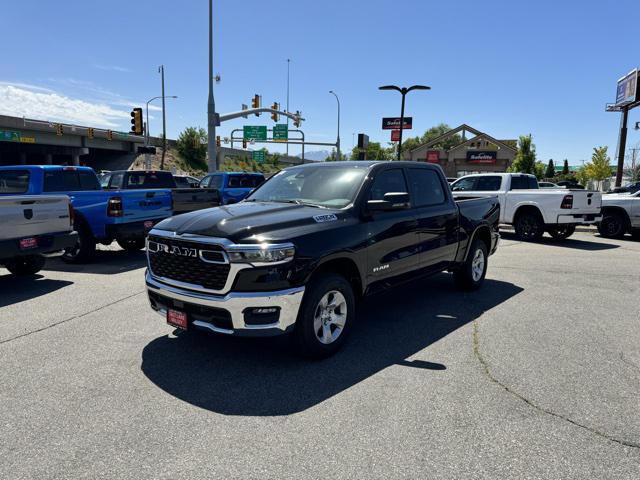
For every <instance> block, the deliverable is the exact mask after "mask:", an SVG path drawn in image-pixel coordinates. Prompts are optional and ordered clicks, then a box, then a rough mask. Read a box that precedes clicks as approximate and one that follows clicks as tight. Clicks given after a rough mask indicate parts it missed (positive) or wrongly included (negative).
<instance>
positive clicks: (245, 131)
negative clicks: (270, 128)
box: [242, 125, 267, 140]
mask: <svg viewBox="0 0 640 480" xmlns="http://www.w3.org/2000/svg"><path fill="white" fill-rule="evenodd" d="M242 135H243V138H244V139H245V140H266V139H267V126H266V125H245V126H244V127H242Z"/></svg>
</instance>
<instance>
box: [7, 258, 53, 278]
mask: <svg viewBox="0 0 640 480" xmlns="http://www.w3.org/2000/svg"><path fill="white" fill-rule="evenodd" d="M45 261H46V260H45V258H44V257H43V256H42V255H29V256H28V257H18V258H13V259H11V260H9V261H7V262H6V264H5V267H6V268H7V270H9V271H10V272H11V273H13V274H14V275H34V274H36V273H38V272H39V271H40V270H42V267H44V263H45Z"/></svg>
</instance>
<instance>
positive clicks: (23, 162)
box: [20, 152, 27, 165]
mask: <svg viewBox="0 0 640 480" xmlns="http://www.w3.org/2000/svg"><path fill="white" fill-rule="evenodd" d="M26 164H27V152H20V165H26Z"/></svg>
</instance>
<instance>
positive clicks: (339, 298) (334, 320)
mask: <svg viewBox="0 0 640 480" xmlns="http://www.w3.org/2000/svg"><path fill="white" fill-rule="evenodd" d="M346 321H347V301H346V299H345V298H344V295H342V293H340V292H339V291H337V290H330V291H329V292H327V293H325V294H324V296H323V297H322V298H321V299H320V301H319V302H318V305H317V306H316V309H315V312H314V315H313V331H314V332H315V334H316V338H317V339H318V340H319V341H320V343H324V344H325V345H328V344H330V343H333V342H335V341H336V340H337V339H338V337H339V336H340V334H341V333H342V330H343V329H344V325H345V323H346Z"/></svg>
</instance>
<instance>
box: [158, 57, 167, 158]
mask: <svg viewBox="0 0 640 480" xmlns="http://www.w3.org/2000/svg"><path fill="white" fill-rule="evenodd" d="M158 72H160V75H161V76H162V159H161V160H160V170H164V156H165V154H166V153H167V117H166V114H165V108H164V107H165V105H164V65H160V67H159V68H158Z"/></svg>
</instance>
